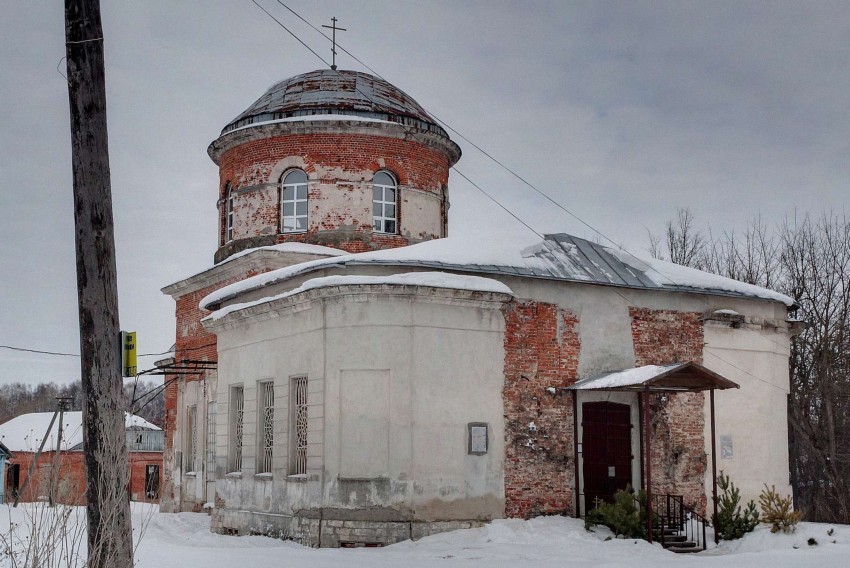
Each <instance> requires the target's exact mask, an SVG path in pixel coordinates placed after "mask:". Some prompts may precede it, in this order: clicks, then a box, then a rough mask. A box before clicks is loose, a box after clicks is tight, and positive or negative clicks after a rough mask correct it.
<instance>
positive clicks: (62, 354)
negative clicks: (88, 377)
mask: <svg viewBox="0 0 850 568" xmlns="http://www.w3.org/2000/svg"><path fill="white" fill-rule="evenodd" d="M214 345H215V343H207V344H206V345H199V346H198V347H189V348H186V349H181V350H180V351H181V353H186V352H189V351H198V350H199V349H206V348H207V347H212V346H214ZM0 349H9V350H11V351H23V352H25V353H37V354H39V355H57V356H61V357H79V356H80V355H79V354H78V353H62V352H59V351H43V350H41V349H29V348H26V347H15V346H13V345H0ZM170 353H174V350H168V351H163V352H161V353H140V354H139V355H138V357H155V356H159V355H168V354H170Z"/></svg>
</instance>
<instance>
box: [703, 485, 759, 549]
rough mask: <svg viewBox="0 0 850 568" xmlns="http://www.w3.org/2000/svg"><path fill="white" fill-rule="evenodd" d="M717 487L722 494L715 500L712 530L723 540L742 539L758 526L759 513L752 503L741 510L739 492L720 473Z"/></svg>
mask: <svg viewBox="0 0 850 568" xmlns="http://www.w3.org/2000/svg"><path fill="white" fill-rule="evenodd" d="M717 487H719V488H720V490H721V491H722V492H723V494H722V495H720V496H719V497H718V499H717V518H715V519H714V530H715V531H716V532H717V535H718V536H719V537H720V538H722V539H723V540H734V539H737V538H741V537H743V536H744V535H745V534H747V533H748V532H752V531H753V529H755V528H756V526H757V525H758V524H759V513H758V511H757V510H756V504H755V503H754V502H753V501H750V502H749V503H747V506H746V508H745V509H744V510H743V511H742V510H741V491H740V490H739V489H738V488H737V487H735V484H734V483H732V481H731V480H730V479H729V476H728V475H725V474H724V473H723V472H722V471H721V472H720V477H718V479H717Z"/></svg>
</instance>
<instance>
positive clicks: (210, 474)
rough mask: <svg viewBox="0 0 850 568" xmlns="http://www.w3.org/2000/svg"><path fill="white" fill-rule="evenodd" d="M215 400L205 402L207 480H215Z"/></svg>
mask: <svg viewBox="0 0 850 568" xmlns="http://www.w3.org/2000/svg"><path fill="white" fill-rule="evenodd" d="M215 414H216V409H215V402H208V403H207V481H215Z"/></svg>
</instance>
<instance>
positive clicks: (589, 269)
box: [342, 233, 661, 288]
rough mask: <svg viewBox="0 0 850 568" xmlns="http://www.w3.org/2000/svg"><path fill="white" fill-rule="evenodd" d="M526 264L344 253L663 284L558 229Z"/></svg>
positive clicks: (426, 264) (595, 280)
mask: <svg viewBox="0 0 850 568" xmlns="http://www.w3.org/2000/svg"><path fill="white" fill-rule="evenodd" d="M523 257H524V258H525V259H526V263H525V264H526V266H516V265H495V264H468V263H463V264H458V263H451V262H440V261H434V260H422V259H409V260H408V259H404V258H397V259H386V260H382V259H372V258H367V259H362V260H361V259H360V258H358V256H353V257H351V258H350V259H349V258H345V257H343V258H342V260H343V261H344V263H345V264H349V265H352V264H387V265H407V266H421V267H428V268H439V269H443V270H461V271H465V272H485V273H488V274H508V275H511V276H517V275H518V276H531V277H537V278H547V279H555V280H573V281H579V282H592V283H595V284H610V285H614V286H628V287H631V288H660V287H661V286H659V285H658V284H656V283H655V282H654V281H653V280H652V279H651V278H649V277H648V276H647V275H646V274H644V273H643V272H642V271H640V270H638V269H637V268H635V267H633V266H629V265H628V264H626V263H624V262H623V261H621V260H620V259H618V258H617V257H615V256H614V255H612V254H611V253H610V252H609V251H608V249H607V248H605V247H604V246H602V245H600V244H598V243H594V242H591V241H588V240H585V239H581V238H579V237H574V236H572V235H567V234H564V233H559V234H556V235H546V237H545V239H544V240H543V241H541V242H540V243H538V244H537V245H535V246H533V247H530V248H528V249H526V250H524V251H523Z"/></svg>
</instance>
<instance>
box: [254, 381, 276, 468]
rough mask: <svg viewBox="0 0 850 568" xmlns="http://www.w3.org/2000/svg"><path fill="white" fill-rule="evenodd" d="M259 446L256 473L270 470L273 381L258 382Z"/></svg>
mask: <svg viewBox="0 0 850 568" xmlns="http://www.w3.org/2000/svg"><path fill="white" fill-rule="evenodd" d="M259 390H260V397H259V398H260V409H259V410H260V424H261V430H260V436H259V439H260V448H259V450H260V451H259V453H258V455H257V458H258V459H257V473H269V472H270V471H271V470H272V448H273V447H274V383H273V382H271V381H267V382H263V383H260V389H259Z"/></svg>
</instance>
